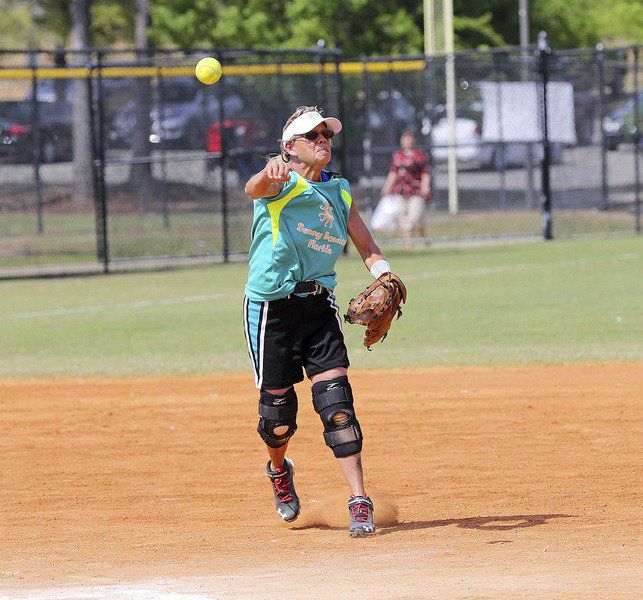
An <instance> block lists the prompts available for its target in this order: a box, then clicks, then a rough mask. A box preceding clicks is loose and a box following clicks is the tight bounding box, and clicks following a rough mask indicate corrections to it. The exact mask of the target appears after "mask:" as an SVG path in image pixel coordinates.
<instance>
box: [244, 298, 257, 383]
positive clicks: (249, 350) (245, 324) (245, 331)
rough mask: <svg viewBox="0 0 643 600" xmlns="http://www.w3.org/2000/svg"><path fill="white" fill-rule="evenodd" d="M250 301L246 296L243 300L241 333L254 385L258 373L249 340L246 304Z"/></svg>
mask: <svg viewBox="0 0 643 600" xmlns="http://www.w3.org/2000/svg"><path fill="white" fill-rule="evenodd" d="M249 303H250V300H249V299H248V296H245V297H244V299H243V332H244V333H245V334H246V344H247V346H248V356H249V357H250V362H251V363H252V373H253V375H254V377H255V385H257V382H258V381H259V372H258V370H257V363H256V361H255V355H254V352H253V350H252V341H251V340H250V323H249V322H248V321H249V319H248V304H249Z"/></svg>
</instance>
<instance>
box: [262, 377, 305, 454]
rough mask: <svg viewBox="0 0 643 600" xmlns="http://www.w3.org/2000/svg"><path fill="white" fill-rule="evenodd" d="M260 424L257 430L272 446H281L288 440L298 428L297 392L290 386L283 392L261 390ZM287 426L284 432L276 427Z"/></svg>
mask: <svg viewBox="0 0 643 600" xmlns="http://www.w3.org/2000/svg"><path fill="white" fill-rule="evenodd" d="M259 417H260V418H259V426H258V427H257V432H258V433H259V435H260V436H261V439H262V440H263V441H264V442H266V444H268V446H270V447H271V448H280V447H281V446H283V445H284V444H286V443H287V442H288V440H289V439H290V437H291V436H292V435H293V433H295V430H296V429H297V422H296V421H297V394H296V393H295V390H294V388H290V389H289V390H288V391H287V392H284V393H283V394H271V393H270V392H267V391H266V390H261V394H260V396H259ZM279 427H287V429H286V430H285V431H284V432H281V433H275V429H277V428H279Z"/></svg>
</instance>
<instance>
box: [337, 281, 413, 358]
mask: <svg viewBox="0 0 643 600" xmlns="http://www.w3.org/2000/svg"><path fill="white" fill-rule="evenodd" d="M403 302H406V287H405V286H404V284H403V283H402V280H401V279H400V278H399V277H398V276H397V275H394V274H393V273H384V274H383V275H380V276H379V278H378V279H376V280H375V281H374V282H373V283H371V285H369V286H368V287H367V288H366V289H365V290H364V291H363V292H362V293H361V294H360V295H359V296H357V298H353V299H352V300H351V301H350V303H349V305H348V312H347V313H346V314H345V315H344V320H345V321H347V322H348V323H357V324H358V325H366V334H365V336H364V346H366V347H367V348H368V349H369V350H370V349H371V346H372V345H373V344H375V343H376V342H379V341H380V340H383V339H384V338H385V337H386V335H387V334H388V330H389V328H390V327H391V323H392V322H393V318H394V317H395V316H396V315H397V318H398V319H399V318H400V317H401V316H402V309H401V308H400V304H401V303H403Z"/></svg>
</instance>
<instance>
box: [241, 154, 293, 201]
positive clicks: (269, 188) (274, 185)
mask: <svg viewBox="0 0 643 600" xmlns="http://www.w3.org/2000/svg"><path fill="white" fill-rule="evenodd" d="M289 178H290V165H289V164H288V163H286V162H284V161H283V160H282V159H281V157H277V158H273V159H272V160H270V161H269V162H268V164H267V165H266V166H265V168H264V169H262V170H261V171H259V173H256V174H255V175H253V176H252V177H251V178H250V179H248V182H247V183H246V187H245V191H246V194H248V196H250V197H251V198H252V199H253V200H255V199H256V198H268V197H270V196H276V195H277V194H278V193H279V192H280V191H281V188H283V187H284V183H286V181H288V179H289Z"/></svg>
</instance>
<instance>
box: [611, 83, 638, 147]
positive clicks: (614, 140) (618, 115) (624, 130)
mask: <svg viewBox="0 0 643 600" xmlns="http://www.w3.org/2000/svg"><path fill="white" fill-rule="evenodd" d="M635 100H638V112H639V114H638V127H641V119H643V90H639V91H638V99H635V98H630V99H629V100H628V101H627V102H626V103H625V104H623V105H622V106H619V107H618V108H616V109H614V110H613V111H612V112H611V113H610V114H609V115H607V116H606V117H605V118H604V119H603V134H604V136H605V146H606V147H607V149H608V150H617V149H618V146H619V144H624V143H630V144H632V143H634V142H635V141H636V139H637V136H638V142H639V145H641V144H642V143H643V139H642V138H641V135H640V134H639V131H638V130H637V119H636V118H635V116H636V114H635V107H636V101H635Z"/></svg>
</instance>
